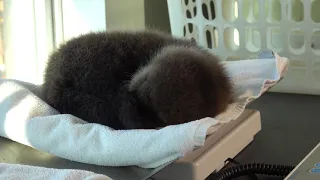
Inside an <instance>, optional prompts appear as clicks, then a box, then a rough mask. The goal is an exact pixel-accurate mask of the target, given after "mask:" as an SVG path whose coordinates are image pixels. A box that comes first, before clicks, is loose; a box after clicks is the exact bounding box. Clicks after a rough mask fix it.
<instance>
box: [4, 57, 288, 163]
mask: <svg viewBox="0 0 320 180" xmlns="http://www.w3.org/2000/svg"><path fill="white" fill-rule="evenodd" d="M265 54H267V56H266V55H265ZM270 54H272V55H273V53H272V52H269V53H268V51H266V52H263V53H262V54H260V56H259V59H256V60H245V61H236V62H229V63H226V64H225V65H226V68H227V71H228V72H229V74H230V76H231V77H232V79H233V82H234V84H235V86H236V89H238V91H237V96H238V99H237V102H236V103H234V104H231V105H230V106H229V108H228V110H227V111H226V112H224V113H222V114H220V115H219V116H218V117H216V118H203V119H200V120H195V121H193V122H190V123H185V124H180V125H174V126H168V127H164V128H162V129H159V130H126V131H125V130H113V129H111V128H109V127H106V126H103V125H99V124H94V123H87V122H85V121H83V120H82V119H80V118H77V117H75V116H73V115H70V114H59V112H58V111H56V110H55V109H53V108H52V107H50V106H49V105H48V104H47V103H45V102H44V101H43V100H42V99H41V98H40V97H39V96H38V95H36V91H35V90H36V89H37V87H36V86H32V85H30V84H28V85H25V84H22V83H21V82H19V81H14V80H9V79H3V80H0V136H2V137H5V138H8V139H11V140H13V141H16V142H19V143H21V144H25V145H27V146H30V147H33V148H35V149H38V150H42V151H45V152H48V153H51V154H53V155H56V156H59V157H62V158H65V159H69V160H73V161H77V162H82V163H88V164H95V165H102V166H139V167H142V168H156V167H159V166H161V165H164V164H166V163H168V162H171V161H174V160H176V159H177V158H180V157H182V156H184V155H185V154H186V153H188V152H190V151H192V150H194V149H195V148H196V147H201V146H203V145H204V142H205V138H206V135H207V134H208V132H210V133H213V132H214V131H216V130H217V128H216V129H215V130H214V131H208V129H209V128H210V127H215V126H217V125H219V124H220V123H227V122H228V121H230V120H233V119H236V118H237V117H239V116H240V115H241V113H242V112H243V110H244V108H245V107H246V105H247V104H248V102H250V101H251V100H252V99H256V98H258V97H259V96H260V95H261V94H262V93H263V92H265V91H266V89H267V88H268V87H269V86H272V85H274V84H275V83H277V82H278V81H279V79H280V78H281V77H282V76H283V74H284V73H285V72H286V70H287V67H288V59H287V58H283V57H280V56H278V55H277V54H276V55H275V56H271V57H270ZM191 110H192V109H191Z"/></svg>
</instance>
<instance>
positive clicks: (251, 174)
mask: <svg viewBox="0 0 320 180" xmlns="http://www.w3.org/2000/svg"><path fill="white" fill-rule="evenodd" d="M227 162H229V163H233V164H236V165H239V164H240V163H239V162H238V161H236V160H234V159H232V158H228V159H227V160H225V161H224V163H227ZM247 176H248V177H250V178H251V179H252V180H259V179H258V177H257V175H255V174H253V173H249V174H248V175H247Z"/></svg>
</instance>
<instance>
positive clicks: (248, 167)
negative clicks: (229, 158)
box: [210, 163, 294, 180]
mask: <svg viewBox="0 0 320 180" xmlns="http://www.w3.org/2000/svg"><path fill="white" fill-rule="evenodd" d="M293 169H294V166H289V165H276V164H264V163H249V164H238V165H235V166H233V167H230V168H227V169H223V170H220V171H219V172H217V173H214V174H212V176H211V177H210V179H212V180H230V179H233V178H237V177H240V176H247V175H252V174H264V175H271V176H280V177H286V176H287V175H288V174H289V173H290V172H291V171H292V170H293Z"/></svg>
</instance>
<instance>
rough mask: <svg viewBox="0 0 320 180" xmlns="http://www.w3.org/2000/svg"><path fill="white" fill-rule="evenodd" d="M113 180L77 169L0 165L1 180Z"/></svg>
mask: <svg viewBox="0 0 320 180" xmlns="http://www.w3.org/2000/svg"><path fill="white" fill-rule="evenodd" d="M10 179H12V180H14V179H25V180H26V179H33V180H70V179H74V180H112V179H111V178H109V177H107V176H105V175H101V174H96V173H93V172H90V171H84V170H75V169H53V168H44V167H38V166H27V165H20V164H5V163H0V180H10Z"/></svg>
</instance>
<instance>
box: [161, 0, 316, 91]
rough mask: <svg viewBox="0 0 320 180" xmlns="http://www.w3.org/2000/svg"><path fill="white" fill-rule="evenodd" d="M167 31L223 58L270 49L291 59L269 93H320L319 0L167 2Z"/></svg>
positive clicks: (246, 57)
mask: <svg viewBox="0 0 320 180" xmlns="http://www.w3.org/2000/svg"><path fill="white" fill-rule="evenodd" d="M167 2H168V9H169V16H170V24H171V32H172V34H173V35H175V36H179V37H183V36H184V37H189V38H194V39H195V40H197V42H198V43H199V44H200V45H202V46H204V47H206V48H208V49H210V50H211V51H212V52H213V53H215V54H216V55H218V56H219V57H220V58H221V59H222V60H224V61H234V60H240V59H248V58H252V57H256V56H257V54H258V53H259V51H261V50H265V49H271V50H273V51H274V52H277V53H279V55H281V56H285V57H288V58H289V59H290V67H289V71H288V73H287V75H286V77H285V78H284V79H283V80H282V81H281V82H280V83H279V85H277V86H276V87H275V88H274V89H273V91H278V92H290V93H304V94H318V95H319V94H320V13H319V12H317V11H319V10H320V0H167Z"/></svg>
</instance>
